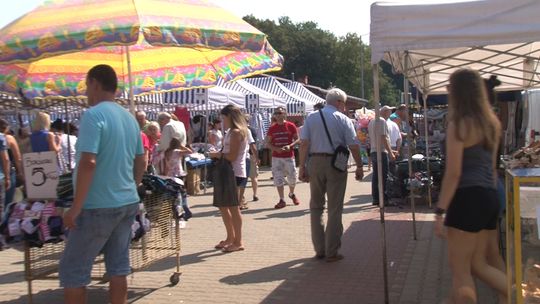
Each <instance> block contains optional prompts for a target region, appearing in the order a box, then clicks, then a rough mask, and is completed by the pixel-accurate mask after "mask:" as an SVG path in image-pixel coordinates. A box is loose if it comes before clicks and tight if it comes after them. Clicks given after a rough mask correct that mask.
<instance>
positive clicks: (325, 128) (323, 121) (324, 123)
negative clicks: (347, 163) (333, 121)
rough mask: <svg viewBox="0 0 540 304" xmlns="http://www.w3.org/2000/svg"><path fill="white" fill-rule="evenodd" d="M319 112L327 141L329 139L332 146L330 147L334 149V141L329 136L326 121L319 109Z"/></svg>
mask: <svg viewBox="0 0 540 304" xmlns="http://www.w3.org/2000/svg"><path fill="white" fill-rule="evenodd" d="M319 114H321V119H322V123H323V125H324V130H325V131H326V136H327V137H328V141H330V145H331V146H332V149H335V148H334V143H333V142H332V138H331V137H330V132H328V127H327V126H326V121H325V120H324V115H323V114H322V111H321V110H319Z"/></svg>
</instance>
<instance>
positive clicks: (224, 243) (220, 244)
mask: <svg viewBox="0 0 540 304" xmlns="http://www.w3.org/2000/svg"><path fill="white" fill-rule="evenodd" d="M227 246H229V245H227V242H225V241H220V242H219V244H217V245H216V246H214V248H216V249H224V248H225V247H227Z"/></svg>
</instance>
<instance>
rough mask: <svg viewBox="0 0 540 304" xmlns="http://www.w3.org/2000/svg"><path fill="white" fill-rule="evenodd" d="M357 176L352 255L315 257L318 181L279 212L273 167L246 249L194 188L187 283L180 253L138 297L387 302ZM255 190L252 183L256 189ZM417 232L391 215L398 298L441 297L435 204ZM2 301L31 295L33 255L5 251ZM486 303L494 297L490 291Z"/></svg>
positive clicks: (248, 225)
mask: <svg viewBox="0 0 540 304" xmlns="http://www.w3.org/2000/svg"><path fill="white" fill-rule="evenodd" d="M353 176H354V175H353V174H352V173H351V174H350V176H349V177H350V178H349V181H348V187H347V193H346V204H345V208H344V215H343V223H344V235H343V247H342V250H341V253H343V254H344V255H345V259H344V260H342V261H339V262H336V263H331V264H329V263H325V262H321V261H318V260H315V259H313V258H312V257H313V255H314V252H313V249H312V245H311V239H310V227H309V209H308V201H309V189H308V185H307V184H304V183H302V184H299V185H298V186H297V191H296V192H297V196H298V197H299V198H300V199H301V201H302V203H301V205H299V206H294V205H292V203H291V202H290V200H289V202H288V205H287V207H286V208H284V209H281V210H275V209H274V208H273V206H274V204H275V203H276V202H277V199H276V196H277V194H276V191H275V189H274V188H273V186H272V184H271V183H272V182H271V180H270V179H269V177H270V172H268V171H263V172H262V173H261V181H260V190H259V198H260V201H258V202H252V203H250V209H249V210H247V211H246V212H244V229H243V231H244V239H245V247H246V250H245V251H243V252H236V253H231V254H224V253H222V252H220V251H217V250H214V248H213V246H214V245H215V244H216V243H217V242H219V240H221V239H223V238H224V228H223V224H222V222H221V218H220V216H219V214H218V212H217V210H216V208H214V207H212V206H211V192H207V194H206V195H199V196H192V197H190V198H189V202H190V204H191V206H192V210H193V212H194V217H193V218H192V219H191V220H190V221H189V222H188V226H187V228H186V229H183V230H182V258H181V264H182V266H181V271H182V272H183V274H182V276H181V282H180V284H179V285H177V286H174V287H170V286H168V284H169V276H170V275H171V274H172V272H173V271H174V268H175V259H174V258H167V259H164V260H161V261H159V262H157V263H155V264H154V265H152V266H151V267H150V268H148V269H147V270H146V271H142V272H137V273H134V274H133V275H132V276H130V277H129V302H130V303H141V304H142V303H332V304H337V303H384V287H383V286H384V284H383V275H382V273H383V271H382V269H383V266H382V241H381V236H382V232H381V222H380V212H379V209H378V208H375V207H373V206H371V198H370V195H369V193H370V183H369V178H366V179H365V180H364V181H363V182H357V181H355V180H354V178H353ZM246 192H247V193H246V197H248V198H249V197H251V190H250V189H248V190H247V191H246ZM416 218H417V227H416V228H417V236H418V237H417V240H414V239H413V231H412V227H413V225H412V216H411V213H410V210H409V209H408V208H404V209H397V208H388V209H387V210H386V213H385V219H386V221H385V228H386V245H387V254H388V281H389V295H390V297H389V300H390V303H439V302H440V301H441V300H442V299H443V297H444V295H446V294H447V293H448V289H449V272H448V267H447V265H446V256H445V252H446V248H445V244H444V242H443V241H441V240H439V239H437V238H435V237H434V236H433V232H432V229H433V222H432V220H433V218H432V216H431V213H430V210H429V209H428V208H427V207H425V206H419V208H418V213H417V217H416ZM0 288H1V292H0V302H1V303H26V302H27V300H28V298H27V295H26V292H27V290H26V288H27V287H26V283H25V281H24V273H23V255H22V253H21V252H18V251H15V250H13V249H10V250H7V251H4V252H0ZM482 296H483V297H484V296H486V297H487V298H484V299H485V300H484V302H482V303H493V302H492V300H493V296H492V295H491V294H489V293H486V292H484V291H483V292H482ZM106 299H107V288H106V286H104V285H100V284H93V285H92V286H90V288H89V303H106ZM61 302H62V292H61V290H60V289H59V288H58V282H57V281H34V303H61Z"/></svg>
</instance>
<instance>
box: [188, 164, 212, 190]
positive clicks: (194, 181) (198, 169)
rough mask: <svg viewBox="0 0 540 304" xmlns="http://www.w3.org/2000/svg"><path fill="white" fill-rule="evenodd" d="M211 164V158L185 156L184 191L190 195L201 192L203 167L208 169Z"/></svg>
mask: <svg viewBox="0 0 540 304" xmlns="http://www.w3.org/2000/svg"><path fill="white" fill-rule="evenodd" d="M211 166H212V159H210V158H206V159H187V158H186V169H187V177H186V191H187V193H188V194H190V195H196V194H199V193H200V192H201V176H203V178H204V173H205V172H204V168H205V167H207V169H209V168H210V167H211Z"/></svg>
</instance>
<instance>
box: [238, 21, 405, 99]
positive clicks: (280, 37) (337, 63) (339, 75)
mask: <svg viewBox="0 0 540 304" xmlns="http://www.w3.org/2000/svg"><path fill="white" fill-rule="evenodd" d="M244 20H245V21H247V22H248V23H250V24H251V25H253V26H254V27H256V28H257V29H259V30H260V31H262V32H263V33H265V34H266V35H268V40H269V42H270V44H272V46H273V47H274V48H275V49H276V50H277V51H278V52H279V53H280V54H281V55H283V57H284V59H285V62H284V65H283V69H282V70H281V71H280V72H277V73H276V75H277V76H280V77H284V78H289V79H290V78H291V77H292V75H293V73H294V76H295V78H299V77H303V76H304V75H307V76H308V77H309V83H310V84H312V85H316V86H320V87H322V88H329V87H331V86H337V87H340V88H341V89H343V90H344V91H345V92H347V93H348V94H349V95H353V96H358V97H364V98H365V99H368V100H369V101H370V102H371V103H372V101H373V75H372V66H371V64H370V57H371V51H370V48H369V46H368V45H366V44H365V43H364V42H363V41H362V39H361V37H359V36H358V35H356V34H351V33H349V34H347V35H346V36H344V37H336V36H335V35H334V34H333V33H331V32H329V31H325V30H322V29H320V28H319V27H318V25H317V23H314V22H301V23H293V22H292V21H291V20H290V18H288V17H281V18H279V20H278V22H277V23H276V22H274V21H272V20H269V19H266V20H260V19H257V18H255V17H254V16H252V15H250V16H246V17H244ZM362 71H363V77H362ZM379 74H380V81H379V82H380V94H381V97H380V100H381V103H383V104H392V105H393V104H397V103H398V102H399V90H398V89H397V88H398V87H400V86H402V84H401V85H400V84H399V77H396V76H394V75H391V69H389V68H388V67H385V66H382V65H381V68H380V71H379ZM362 83H363V86H364V90H363V92H364V95H362Z"/></svg>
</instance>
